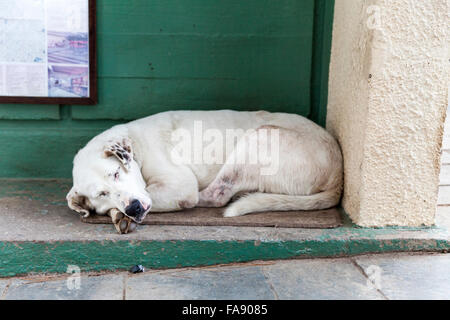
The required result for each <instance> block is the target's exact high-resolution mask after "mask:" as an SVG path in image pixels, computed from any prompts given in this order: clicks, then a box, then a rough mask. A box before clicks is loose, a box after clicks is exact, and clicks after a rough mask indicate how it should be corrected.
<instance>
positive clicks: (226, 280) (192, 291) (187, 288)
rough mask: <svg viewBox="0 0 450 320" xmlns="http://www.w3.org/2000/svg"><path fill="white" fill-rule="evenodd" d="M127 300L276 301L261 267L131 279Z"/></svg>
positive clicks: (169, 273) (183, 272)
mask: <svg viewBox="0 0 450 320" xmlns="http://www.w3.org/2000/svg"><path fill="white" fill-rule="evenodd" d="M126 299H127V300H141V299H150V300H163V299H173V300H184V299H192V300H205V299H210V300H273V299H275V295H274V293H273V292H272V290H271V288H270V286H269V284H268V283H267V282H266V279H265V277H264V274H263V273H262V270H261V268H260V267H238V268H226V267H225V268H215V269H209V268H208V269H199V270H187V271H184V270H173V271H171V272H162V273H148V274H143V275H138V276H133V277H130V278H129V279H128V281H127V289H126Z"/></svg>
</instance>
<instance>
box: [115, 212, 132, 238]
mask: <svg viewBox="0 0 450 320" xmlns="http://www.w3.org/2000/svg"><path fill="white" fill-rule="evenodd" d="M114 226H115V227H116V230H117V232H119V234H127V233H131V232H133V231H134V230H136V228H137V223H136V222H134V221H133V220H131V219H130V218H128V217H127V216H123V217H122V219H120V220H119V221H118V222H117V223H115V224H114Z"/></svg>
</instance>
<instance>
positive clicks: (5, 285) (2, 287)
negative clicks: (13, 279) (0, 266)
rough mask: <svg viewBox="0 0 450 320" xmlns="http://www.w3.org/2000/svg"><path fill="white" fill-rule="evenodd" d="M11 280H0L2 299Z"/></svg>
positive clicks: (0, 295) (0, 296)
mask: <svg viewBox="0 0 450 320" xmlns="http://www.w3.org/2000/svg"><path fill="white" fill-rule="evenodd" d="M8 283H9V280H0V299H1V298H2V296H3V293H4V292H5V290H6V287H7V286H8Z"/></svg>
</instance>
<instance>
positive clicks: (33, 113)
mask: <svg viewBox="0 0 450 320" xmlns="http://www.w3.org/2000/svg"><path fill="white" fill-rule="evenodd" d="M59 118H60V117H59V106H58V105H35V104H33V105H28V104H0V120H4V119H6V120H59Z"/></svg>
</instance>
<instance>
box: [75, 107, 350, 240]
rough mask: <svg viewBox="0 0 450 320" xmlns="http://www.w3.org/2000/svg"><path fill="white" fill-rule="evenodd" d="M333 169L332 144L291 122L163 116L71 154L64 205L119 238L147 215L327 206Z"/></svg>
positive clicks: (214, 114)
mask: <svg viewBox="0 0 450 320" xmlns="http://www.w3.org/2000/svg"><path fill="white" fill-rule="evenodd" d="M342 171H343V166H342V155H341V151H340V148H339V145H338V143H337V142H336V140H335V139H334V138H333V137H332V136H331V135H330V134H329V133H328V132H327V131H325V130H324V129H323V128H321V127H320V126H318V125H316V124H315V123H313V122H312V121H310V120H308V119H306V118H304V117H301V116H299V115H295V114H285V113H269V112H265V111H259V112H237V111H230V110H223V111H173V112H164V113H160V114H156V115H153V116H150V117H147V118H143V119H140V120H136V121H133V122H130V123H128V124H123V125H118V126H115V127H113V128H111V129H109V130H107V131H105V132H103V133H101V134H100V135H98V136H96V137H95V138H93V139H92V140H91V141H90V142H89V143H88V144H87V145H86V146H85V147H84V148H83V149H81V150H80V151H79V152H78V154H77V155H76V156H75V159H74V167H73V187H72V189H71V190H70V192H69V193H68V195H67V201H68V205H69V207H70V208H71V209H72V210H75V211H77V212H78V213H80V214H82V215H83V216H84V217H87V216H89V214H90V213H94V212H95V213H97V214H101V215H105V214H107V215H109V216H110V217H111V219H112V222H113V223H114V225H115V227H116V229H117V231H118V232H119V233H128V232H131V231H133V230H134V229H135V228H136V226H137V224H139V223H140V222H142V220H143V219H144V218H145V216H146V215H147V214H148V213H149V212H150V213H152V212H169V211H177V210H183V209H187V208H193V207H224V206H226V205H227V204H228V203H229V202H230V201H232V202H231V203H230V204H229V205H228V206H227V207H226V208H225V209H224V216H225V217H236V216H242V215H245V214H248V213H252V212H265V211H292V210H320V209H327V208H331V207H333V206H336V205H337V204H338V202H339V200H340V197H341V192H342V183H343V172H342ZM236 199H237V200H236Z"/></svg>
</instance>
